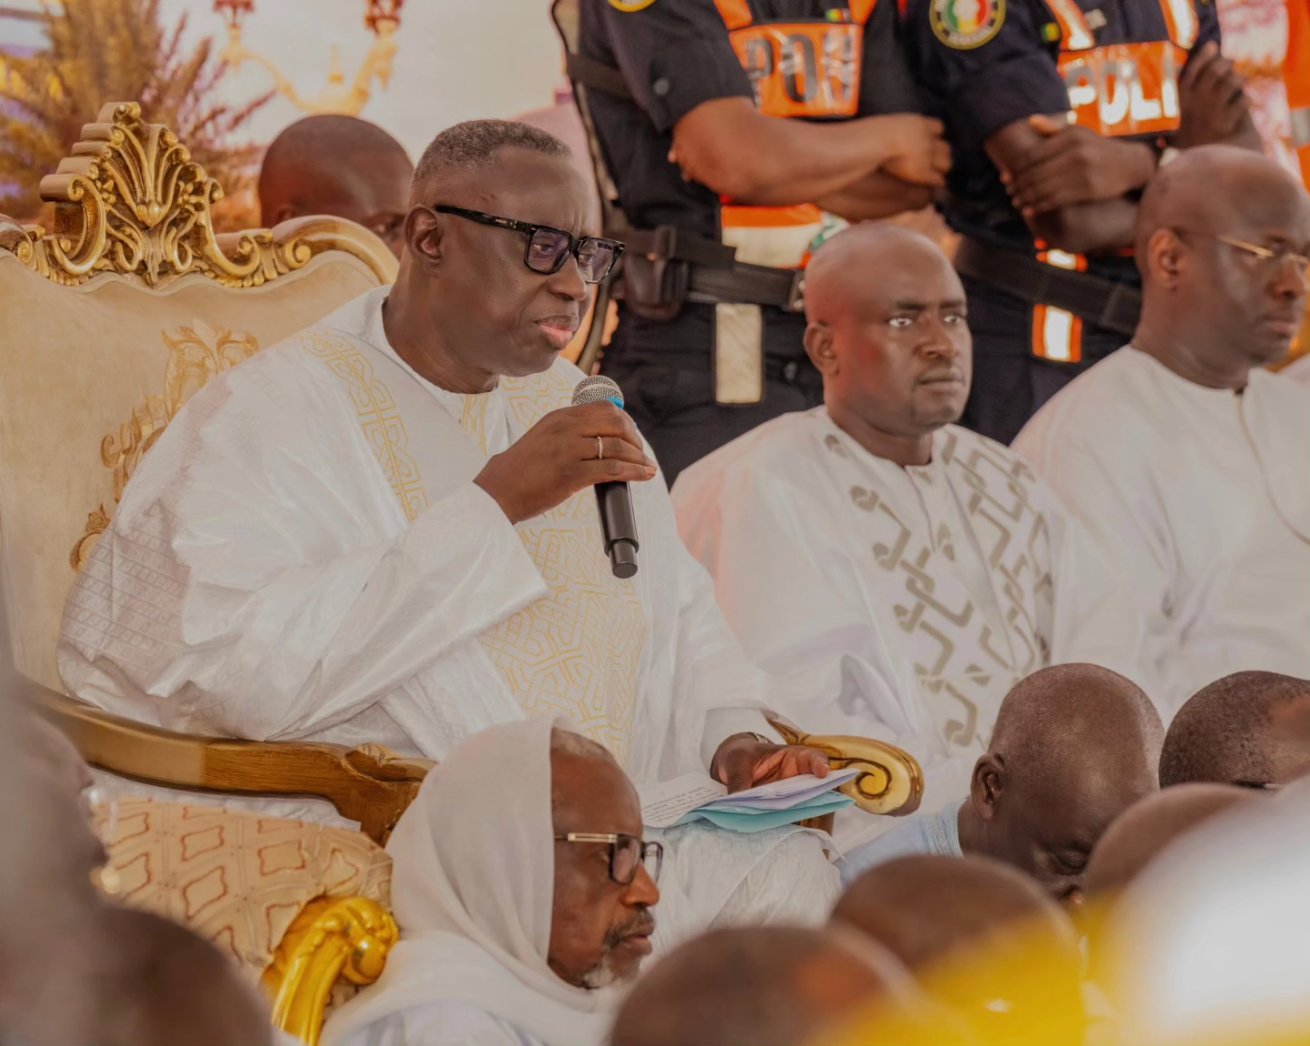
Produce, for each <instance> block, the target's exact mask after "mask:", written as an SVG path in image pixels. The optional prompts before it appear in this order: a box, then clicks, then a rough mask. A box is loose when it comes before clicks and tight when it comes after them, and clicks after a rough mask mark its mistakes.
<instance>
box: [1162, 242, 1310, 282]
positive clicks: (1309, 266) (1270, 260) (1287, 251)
mask: <svg viewBox="0 0 1310 1046" xmlns="http://www.w3.org/2000/svg"><path fill="white" fill-rule="evenodd" d="M1174 232H1176V233H1179V234H1180V235H1183V236H1200V237H1203V238H1204V239H1207V240H1214V241H1215V242H1216V243H1222V244H1223V245H1224V246H1226V247H1232V248H1233V249H1234V250H1237V251H1241V252H1242V253H1243V254H1245V255H1247V256H1248V257H1250V258H1254V259H1255V260H1256V262H1257V263H1258V264H1259V265H1261V266H1262V267H1263V268H1266V269H1271V270H1273V271H1275V272H1277V271H1280V270H1281V269H1282V267H1283V263H1284V262H1286V261H1287V260H1288V259H1291V262H1292V268H1293V269H1295V270H1296V274H1297V275H1298V276H1300V277H1301V279H1302V281H1303V282H1305V283H1306V284H1307V286H1310V256H1308V255H1305V254H1302V253H1301V252H1300V251H1295V250H1293V249H1292V248H1291V247H1290V246H1289V245H1288V244H1286V243H1280V244H1279V245H1278V246H1277V247H1265V246H1264V245H1262V244H1259V243H1248V242H1247V241H1246V240H1239V239H1237V237H1235V236H1225V235H1222V234H1221V233H1214V232H1197V231H1196V230H1195V229H1175V230H1174Z"/></svg>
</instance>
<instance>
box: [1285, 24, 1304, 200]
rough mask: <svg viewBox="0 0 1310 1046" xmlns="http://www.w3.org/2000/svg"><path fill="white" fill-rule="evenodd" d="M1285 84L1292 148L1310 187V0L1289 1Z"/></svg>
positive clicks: (1302, 174)
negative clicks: (1289, 114)
mask: <svg viewBox="0 0 1310 1046" xmlns="http://www.w3.org/2000/svg"><path fill="white" fill-rule="evenodd" d="M1283 82H1284V83H1285V84H1286V85H1287V104H1288V108H1289V109H1291V111H1292V147H1293V148H1294V149H1295V150H1296V153H1297V156H1298V157H1299V158H1300V160H1301V176H1302V177H1303V178H1304V179H1305V183H1306V185H1307V186H1310V0H1287V57H1286V58H1285V59H1284V60H1283Z"/></svg>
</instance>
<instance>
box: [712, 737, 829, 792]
mask: <svg viewBox="0 0 1310 1046" xmlns="http://www.w3.org/2000/svg"><path fill="white" fill-rule="evenodd" d="M800 774H813V775H814V776H815V777H827V776H828V757H827V756H826V755H824V754H823V753H822V752H820V751H818V750H817V749H814V748H806V747H804V746H803V745H776V744H773V743H772V742H771V741H761V740H760V739H759V738H758V737H756V736H755V735H754V734H733V735H732V736H731V737H728V738H726V739H724V741H723V743H722V744H720V745H719V748H718V751H716V752H715V753H714V760H713V762H712V763H711V764H710V775H711V776H712V777H713V778H714V779H715V780H716V781H718V782H719V783H720V784H722V785H726V786H727V788H728V791H729V792H742V791H745V790H746V789H747V788H754V787H755V786H756V785H762V784H767V783H768V782H770V781H782V780H785V779H786V778H788V777H797V776H799V775H800Z"/></svg>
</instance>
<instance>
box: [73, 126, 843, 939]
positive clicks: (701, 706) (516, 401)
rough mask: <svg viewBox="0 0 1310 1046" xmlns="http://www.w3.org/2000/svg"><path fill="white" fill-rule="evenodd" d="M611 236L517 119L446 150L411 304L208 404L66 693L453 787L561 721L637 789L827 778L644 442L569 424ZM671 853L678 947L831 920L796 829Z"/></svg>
mask: <svg viewBox="0 0 1310 1046" xmlns="http://www.w3.org/2000/svg"><path fill="white" fill-rule="evenodd" d="M596 226H597V214H596V206H595V203H594V200H593V199H592V196H591V194H590V192H589V190H588V188H587V186H586V184H585V183H584V182H583V180H582V179H581V177H580V176H579V175H578V174H577V173H576V172H575V169H574V167H573V164H572V162H571V160H570V156H569V151H568V148H567V147H566V146H565V145H564V144H563V143H561V142H560V141H558V140H557V139H555V138H553V137H551V136H550V135H547V134H545V133H543V132H541V131H539V130H535V129H533V128H530V127H527V126H524V125H521V124H514V123H505V122H501V121H475V122H471V123H465V124H460V125H458V126H456V127H453V128H451V129H449V130H447V131H445V132H443V133H442V134H441V135H439V136H438V137H437V138H436V140H435V141H434V142H433V143H432V145H431V146H429V148H428V150H427V151H426V153H425V154H424V156H423V158H422V160H421V161H420V162H419V165H418V169H417V171H416V174H415V180H414V188H413V193H412V198H411V201H410V210H409V213H408V215H407V217H406V219H405V237H404V238H405V247H404V253H403V256H402V259H401V263H400V273H399V276H398V278H397V280H396V283H395V285H394V286H393V287H390V288H379V289H378V290H376V291H372V292H370V293H368V294H366V295H364V296H363V297H361V298H359V299H357V300H355V301H353V302H351V303H349V304H348V305H345V306H344V307H343V308H341V309H340V310H339V311H337V312H336V313H334V314H332V315H331V316H329V317H327V318H326V319H324V320H322V321H320V322H319V323H317V324H316V325H314V326H312V327H310V328H308V329H307V330H304V331H302V332H301V333H300V334H298V335H295V336H293V337H292V338H290V339H288V340H287V341H285V342H283V343H282V344H280V345H278V346H275V347H273V348H270V349H266V350H265V351H264V352H262V353H260V354H259V355H257V356H255V357H254V358H252V359H251V360H249V361H247V362H246V363H243V364H242V365H241V366H239V367H237V368H236V369H234V370H231V371H228V372H226V373H224V374H222V375H220V376H218V377H217V378H215V379H214V380H213V381H212V382H211V383H210V384H209V385H208V386H206V387H205V388H204V389H203V390H201V391H200V392H199V393H197V394H196V395H195V396H194V397H193V398H192V399H191V401H190V402H189V403H188V404H187V405H186V407H185V408H184V409H183V410H182V411H181V413H179V414H178V416H177V417H176V418H175V419H174V420H173V422H172V424H171V425H170V426H169V428H168V429H167V430H166V431H165V432H164V434H163V436H162V437H161V438H160V439H159V440H158V442H157V443H156V444H155V446H154V447H153V448H152V449H151V451H150V452H149V454H147V455H146V457H145V458H144V459H143V461H142V463H141V465H140V467H139V468H138V470H137V472H136V474H135V475H134V477H133V478H132V480H131V482H130V483H129V484H128V487H127V489H126V492H125V494H124V497H123V500H122V502H121V504H120V505H119V506H118V509H117V512H116V515H115V517H114V519H113V521H112V523H111V525H110V527H109V529H108V530H107V531H106V532H105V533H104V535H103V536H102V538H101V540H100V543H99V544H98V545H97V547H96V549H95V551H94V552H93V554H92V556H91V558H90V561H89V562H88V564H87V566H86V568H85V569H84V571H83V572H82V574H81V575H80V577H79V579H78V582H77V584H76V586H75V587H74V590H73V592H72V594H71V596H70V598H69V602H68V607H67V610H66V613H65V619H64V629H63V634H62V638H61V643H60V649H59V660H60V670H61V672H62V674H63V678H64V681H65V683H66V685H67V686H68V687H69V689H70V690H71V691H72V692H73V693H75V694H77V695H78V696H80V697H82V698H84V699H86V700H88V701H90V702H92V703H94V704H97V705H99V706H101V707H103V708H106V709H108V710H109V711H111V712H115V713H118V714H120V715H127V716H131V717H134V718H137V719H140V720H143V721H146V722H150V723H155V724H159V725H161V726H165V727H168V728H171V729H177V730H185V731H190V732H193V733H198V734H211V735H212V734H220V735H229V736H235V737H245V738H256V739H273V740H290V739H303V740H315V741H331V742H338V743H341V744H346V745H359V744H363V743H366V742H377V743H380V744H383V745H386V746H387V747H389V748H391V749H393V750H395V751H398V752H402V753H411V754H417V755H423V756H427V757H429V758H432V759H441V758H443V757H444V756H445V755H446V753H447V752H448V751H449V750H450V749H451V748H452V747H453V746H454V745H455V744H457V743H458V742H459V741H460V740H462V739H463V738H464V737H466V736H468V735H470V734H472V733H475V732H477V731H479V730H481V729H483V728H485V727H487V726H490V725H492V724H493V723H499V722H504V721H508V720H514V719H520V718H523V717H525V716H566V717H568V718H569V719H571V720H572V722H573V724H574V725H575V727H576V728H577V729H578V730H580V731H581V732H583V733H585V734H586V735H588V736H589V737H591V738H593V739H595V740H596V741H598V742H600V743H601V744H603V745H605V746H606V747H607V748H608V749H609V750H610V751H611V752H612V753H613V754H614V756H615V757H616V758H617V759H618V761H619V762H620V763H621V764H622V765H623V767H624V769H625V770H626V771H627V772H628V774H629V775H630V776H631V777H632V778H633V779H634V780H635V781H637V782H638V784H639V785H640V784H650V783H655V782H658V781H664V780H668V779H670V778H672V777H674V776H678V775H680V774H683V773H687V772H690V771H694V770H700V771H702V772H706V771H708V772H710V773H712V774H713V775H714V776H715V777H716V778H717V779H718V780H719V781H721V782H723V783H724V784H726V785H728V786H729V787H730V788H732V789H740V788H744V787H748V786H750V785H752V784H757V783H760V782H762V781H766V780H770V779H776V778H782V777H789V776H792V775H795V774H798V773H808V772H818V773H823V772H825V771H826V763H825V761H824V758H823V756H822V755H820V754H819V753H818V752H815V751H813V750H811V749H806V748H798V747H788V746H784V745H781V744H777V743H775V740H773V739H771V737H770V735H769V728H768V726H767V725H766V722H765V719H764V716H763V714H762V710H761V696H762V683H761V677H759V676H758V675H756V674H755V672H754V670H753V669H752V668H751V667H750V666H749V663H748V662H747V661H746V659H745V657H744V655H743V654H742V653H741V651H740V649H739V647H738V646H737V644H736V642H735V640H734V639H733V638H732V636H731V633H730V632H729V631H728V629H727V626H726V625H725V623H724V621H723V618H722V616H721V614H720V613H719V609H718V607H717V605H716V604H715V602H714V592H713V587H712V585H711V583H710V581H709V578H708V577H707V575H706V574H705V573H704V571H703V569H702V568H701V567H700V566H699V564H697V563H696V562H695V561H694V560H692V558H691V556H690V555H689V554H688V553H687V552H686V550H685V549H684V548H683V546H682V544H681V542H680V541H679V538H678V532H677V527H676V525H675V522H674V517H673V511H672V507H671V505H670V502H669V497H668V493H667V491H666V489H665V485H664V483H663V481H662V479H660V478H658V476H659V474H658V471H657V467H656V464H655V462H654V461H653V460H652V459H651V457H650V455H649V451H648V450H647V447H646V445H645V443H644V441H643V440H642V438H641V436H640V434H639V433H638V432H637V430H636V427H635V426H634V425H633V423H632V420H631V419H630V418H629V417H628V416H627V415H626V414H625V413H624V412H623V411H622V410H620V409H619V408H618V407H616V406H615V405H614V404H613V403H610V402H598V403H589V404H585V405H580V406H572V405H571V402H572V397H573V394H574V388H575V387H576V386H577V385H578V383H579V382H580V381H582V379H583V375H582V374H581V372H579V371H578V370H577V368H576V367H574V366H573V365H572V364H570V363H568V362H567V361H566V360H564V359H562V358H561V357H560V351H561V350H562V349H563V348H564V347H565V345H567V344H568V342H569V341H570V339H571V337H572V334H573V332H574V331H575V330H576V329H577V326H578V323H579V320H580V317H581V315H582V313H583V311H584V307H585V304H586V301H587V297H588V294H589V287H590V285H592V284H594V283H596V282H597V281H599V280H601V279H603V278H604V277H605V275H606V273H607V272H608V270H609V268H610V266H611V265H612V264H613V262H614V261H615V259H616V258H617V256H618V254H619V253H620V251H621V250H622V248H621V245H619V244H617V243H615V242H614V241H611V240H606V239H602V238H600V237H597V236H595V235H593V233H594V232H595V230H596ZM605 483H614V484H627V485H628V492H629V494H630V496H631V504H632V517H633V521H634V522H635V524H636V526H637V527H639V528H640V535H641V541H640V559H641V569H640V571H639V572H637V573H636V574H634V575H632V576H629V577H627V578H624V577H621V576H616V572H615V570H614V569H613V568H612V565H611V562H610V559H609V556H608V555H607V552H606V548H605V546H604V544H603V542H602V528H601V525H600V518H599V513H598V510H597V500H596V496H595V495H594V494H593V493H592V490H591V489H590V488H593V487H595V486H596V485H597V484H605ZM610 536H611V537H613V535H610ZM634 537H635V535H634ZM505 773H506V787H507V788H508V787H513V774H514V771H513V768H512V767H506V770H505ZM278 812H280V813H284V814H285V813H287V812H288V811H287V810H286V807H285V805H284V806H282V807H281V808H280V809H279V810H278ZM295 813H297V814H299V815H300V816H306V815H309V816H314V812H313V811H307V810H306V809H304V806H303V804H302V805H301V808H300V809H297V810H296V811H295ZM318 816H320V817H321V816H322V811H319V812H318ZM596 830H597V831H601V832H604V831H608V830H609V829H607V828H606V827H605V826H597V827H596ZM651 834H652V833H650V832H648V837H650V836H651ZM664 843H665V847H666V854H667V856H668V859H669V860H670V861H671V866H672V867H671V870H677V871H676V874H673V875H666V876H665V877H664V879H663V880H662V881H661V889H662V892H663V895H664V900H663V901H662V902H661V905H660V912H661V919H660V925H661V928H662V932H663V933H665V934H668V935H670V936H677V935H679V934H680V933H682V932H690V931H693V930H696V929H699V928H702V927H703V926H704V925H706V923H707V922H712V920H713V918H714V917H715V916H716V915H717V914H718V913H720V912H721V911H723V910H725V908H726V909H728V910H729V911H730V912H731V913H732V916H733V917H734V918H738V919H742V918H750V917H751V914H752V911H768V912H770V913H772V914H775V915H776V916H778V917H787V918H792V919H796V918H800V919H805V918H807V917H808V918H814V919H819V918H822V917H823V915H824V914H825V913H826V910H827V907H828V904H829V902H830V901H831V900H832V899H833V897H834V896H835V893H836V890H837V888H838V882H837V876H836V874H835V871H834V870H833V869H832V867H831V866H830V865H829V864H828V863H827V861H826V859H825V857H824V856H823V853H822V851H821V848H820V844H819V841H818V840H817V839H816V837H814V836H813V835H812V834H809V833H807V832H802V831H800V830H799V829H778V830H776V831H775V832H773V833H772V834H770V835H765V836H756V837H752V838H751V839H749V840H745V839H744V838H743V837H740V836H734V835H731V834H729V833H725V832H719V831H717V830H715V829H710V828H706V827H700V826H689V827H686V828H681V829H674V830H671V831H670V832H669V833H668V834H667V835H666V836H665V838H664ZM693 866H694V873H693V872H692V871H691V870H690V869H691V868H692V867H693ZM746 899H749V902H747V900H746ZM693 912H695V913H696V914H695V916H693V915H692V913H693Z"/></svg>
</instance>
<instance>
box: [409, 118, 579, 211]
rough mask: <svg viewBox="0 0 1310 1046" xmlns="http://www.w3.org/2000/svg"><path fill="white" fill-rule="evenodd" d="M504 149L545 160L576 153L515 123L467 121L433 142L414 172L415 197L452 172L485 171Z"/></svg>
mask: <svg viewBox="0 0 1310 1046" xmlns="http://www.w3.org/2000/svg"><path fill="white" fill-rule="evenodd" d="M501 149H528V150H531V151H532V152H538V153H542V154H544V155H546V156H559V157H570V156H572V155H573V150H572V149H570V148H569V147H568V146H567V145H565V144H564V142H562V141H560V139H558V138H556V137H555V136H554V135H553V134H549V133H547V132H546V131H543V130H541V129H540V128H539V127H533V126H531V125H530V124H525V123H518V122H517V121H515V120H466V121H465V122H464V123H457V124H455V126H454V127H448V128H446V130H444V131H442V132H441V133H440V134H439V135H437V136H436V137H435V138H434V139H432V144H430V145H429V146H428V147H427V148H426V149H424V150H423V155H422V157H421V158H420V159H419V162H418V166H417V167H416V168H415V170H414V192H415V194H416V195H418V194H419V193H420V191H421V190H422V189H425V188H426V187H427V186H428V185H429V184H430V183H431V182H432V181H434V180H436V179H438V178H442V177H445V176H447V175H449V174H450V172H452V171H457V170H470V169H476V168H479V167H485V166H486V165H487V164H489V163H490V162H491V161H492V160H493V159H494V158H495V156H496V154H497V153H498V152H499V151H500V150H501Z"/></svg>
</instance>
